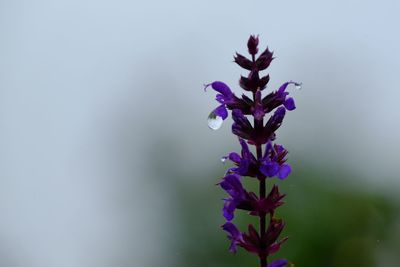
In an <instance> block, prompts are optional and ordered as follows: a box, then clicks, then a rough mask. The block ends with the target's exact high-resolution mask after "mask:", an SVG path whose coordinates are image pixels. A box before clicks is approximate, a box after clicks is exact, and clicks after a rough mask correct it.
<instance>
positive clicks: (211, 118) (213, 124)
mask: <svg viewBox="0 0 400 267" xmlns="http://www.w3.org/2000/svg"><path fill="white" fill-rule="evenodd" d="M223 122H224V120H223V119H222V118H221V117H220V116H218V115H217V114H215V112H214V111H211V113H210V115H208V118H207V124H208V127H209V128H210V129H212V130H218V129H219V128H220V127H221V125H222V123H223Z"/></svg>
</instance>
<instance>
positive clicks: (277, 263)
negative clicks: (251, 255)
mask: <svg viewBox="0 0 400 267" xmlns="http://www.w3.org/2000/svg"><path fill="white" fill-rule="evenodd" d="M288 263H289V262H288V261H287V260H285V259H277V260H274V261H273V262H271V263H270V264H268V267H285V266H286V265H287V264H288Z"/></svg>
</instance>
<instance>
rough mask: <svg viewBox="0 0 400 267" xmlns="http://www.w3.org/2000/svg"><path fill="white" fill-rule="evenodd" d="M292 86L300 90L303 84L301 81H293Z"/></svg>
mask: <svg viewBox="0 0 400 267" xmlns="http://www.w3.org/2000/svg"><path fill="white" fill-rule="evenodd" d="M294 86H295V87H296V89H298V90H300V89H301V87H302V86H303V84H302V83H294Z"/></svg>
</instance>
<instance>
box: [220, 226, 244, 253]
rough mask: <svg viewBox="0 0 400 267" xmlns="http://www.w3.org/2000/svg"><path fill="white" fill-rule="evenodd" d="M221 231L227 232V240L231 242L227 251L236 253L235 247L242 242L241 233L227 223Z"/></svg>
mask: <svg viewBox="0 0 400 267" xmlns="http://www.w3.org/2000/svg"><path fill="white" fill-rule="evenodd" d="M222 229H224V231H226V232H228V234H229V235H228V238H229V240H230V241H231V245H230V246H229V251H230V252H232V253H236V250H237V249H236V246H237V245H238V244H240V243H241V242H242V240H243V237H242V233H241V232H240V231H239V230H238V229H237V228H236V226H235V225H234V224H233V223H231V222H227V223H225V224H224V225H222Z"/></svg>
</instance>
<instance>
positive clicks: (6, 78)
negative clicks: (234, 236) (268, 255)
mask: <svg viewBox="0 0 400 267" xmlns="http://www.w3.org/2000/svg"><path fill="white" fill-rule="evenodd" d="M399 10H400V2H399V1H396V0H382V1H368V0H363V1H361V0H351V1H345V0H338V1H317V0H305V1H266V0H264V1H258V0H257V1H256V0H254V1H225V0H220V1H211V0H203V1H179V0H171V1H147V2H146V1H135V0H134V1H122V0H115V1H103V0H97V1H94V0H79V1H78V0H58V1H50V0H36V1H26V0H25V1H24V0H14V1H6V0H1V1H0V38H1V39H0V266H4V267H111V266H112V267H141V266H146V267H156V266H165V267H172V266H174V267H225V266H226V267H228V266H229V267H234V266H258V265H257V258H256V257H254V256H251V255H247V253H245V252H243V251H239V252H238V254H237V255H231V254H229V253H228V251H227V248H228V245H229V244H228V241H227V239H226V235H225V233H224V232H222V231H221V230H220V228H219V226H220V225H221V224H222V223H223V222H224V220H223V218H222V216H221V214H220V213H221V212H220V210H221V208H222V201H221V199H222V198H223V197H224V195H225V194H224V192H222V190H220V189H219V188H218V187H217V186H215V184H216V183H217V182H218V181H219V179H220V178H221V176H222V175H223V173H224V170H225V169H226V168H227V167H228V166H229V165H228V166H224V165H222V163H221V161H220V158H221V157H222V156H224V155H226V154H227V153H228V152H230V151H235V150H238V148H239V145H238V142H237V140H236V138H235V137H234V136H233V135H232V134H231V133H230V124H231V121H230V120H228V121H226V122H225V123H224V124H223V126H222V127H221V129H219V130H218V131H212V130H210V129H208V127H207V124H206V118H207V116H208V114H209V112H210V111H211V110H212V109H213V108H214V107H216V105H217V104H216V102H215V100H214V92H212V91H209V92H207V93H204V91H203V84H204V83H208V82H211V81H214V80H222V81H225V82H226V83H228V84H229V85H230V86H231V88H233V90H234V91H235V92H236V93H238V94H239V93H240V90H239V88H238V86H237V81H238V78H239V77H240V76H239V75H240V74H244V72H242V71H241V69H240V68H239V67H238V66H236V65H235V64H234V63H232V61H233V54H234V52H236V51H237V52H240V53H246V42H247V39H248V37H249V35H250V34H259V35H260V40H261V44H260V46H261V47H265V46H267V45H268V46H269V47H270V49H272V50H273V51H274V52H275V56H276V59H275V60H274V61H273V63H272V65H271V67H270V68H269V73H270V75H271V81H270V83H269V88H268V90H275V89H276V88H277V87H278V86H279V85H280V84H282V83H283V82H285V81H287V80H295V81H301V82H303V89H302V90H292V91H291V94H292V95H293V96H294V97H295V99H296V104H297V109H296V110H295V111H293V112H290V113H289V114H288V116H287V117H286V119H285V121H284V124H283V126H282V127H281V129H280V130H279V131H278V140H277V141H278V142H280V143H282V144H284V145H285V147H286V148H287V149H288V150H289V151H290V154H289V163H290V164H292V166H293V173H292V175H291V176H290V177H289V178H288V179H287V180H285V181H284V182H278V181H276V180H271V181H270V182H269V184H268V186H271V185H272V183H279V184H280V185H281V187H282V191H283V192H284V193H286V194H287V199H286V204H285V205H284V206H283V207H282V208H281V209H280V210H279V213H278V215H279V216H280V217H283V218H284V219H285V220H286V222H287V227H286V229H285V233H284V234H285V235H288V236H289V237H290V238H289V240H288V241H287V243H285V245H284V246H283V248H282V249H281V251H280V252H279V254H277V255H274V257H273V258H275V257H286V258H288V259H289V260H290V261H291V262H293V263H295V265H296V266H299V267H302V266H307V267H313V266H325V267H347V266H349V267H350V266H352V267H354V266H364V267H369V266H371V267H375V266H377V267H381V266H382V267H383V266H385V267H387V266H398V262H399V261H400V255H399V251H400V241H399V240H400V216H399V207H400V205H399V203H400V197H399V192H400V180H399V177H398V174H399V164H400V161H399V151H400V142H399V139H398V137H399V135H400V124H399V120H400V116H399V115H400V105H398V104H397V102H398V98H399V96H400V90H399V89H398V84H399V82H398V72H399V70H400V53H399V49H398V48H399V46H400V37H399V36H400V35H399V34H398V25H400V18H399V16H398V11H399ZM227 164H228V163H227ZM248 183H249V186H254V181H251V180H249V181H248ZM236 221H237V222H238V224H239V225H241V227H245V225H246V224H247V223H248V222H249V221H251V219H249V216H247V215H246V214H244V213H239V214H238V216H237V220H236ZM242 229H243V228H242Z"/></svg>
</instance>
